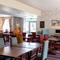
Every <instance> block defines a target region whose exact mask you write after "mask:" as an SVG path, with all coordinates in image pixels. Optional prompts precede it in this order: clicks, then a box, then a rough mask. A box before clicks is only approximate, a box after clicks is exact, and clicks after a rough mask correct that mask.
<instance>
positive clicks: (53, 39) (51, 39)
mask: <svg viewBox="0 0 60 60" xmlns="http://www.w3.org/2000/svg"><path fill="white" fill-rule="evenodd" d="M48 40H50V41H55V42H57V41H60V39H58V38H55V37H50V38H48Z"/></svg>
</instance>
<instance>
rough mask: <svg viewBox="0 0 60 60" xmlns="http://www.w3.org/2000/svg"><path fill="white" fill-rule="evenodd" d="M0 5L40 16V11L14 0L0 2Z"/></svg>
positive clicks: (1, 0) (0, 0)
mask: <svg viewBox="0 0 60 60" xmlns="http://www.w3.org/2000/svg"><path fill="white" fill-rule="evenodd" d="M0 4H1V5H4V6H7V7H10V8H15V9H18V10H22V11H25V12H29V13H32V14H36V15H39V16H41V10H39V9H36V8H34V7H31V6H28V5H26V4H23V3H21V2H18V1H16V0H0Z"/></svg>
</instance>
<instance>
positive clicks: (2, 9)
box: [0, 5, 36, 18]
mask: <svg viewBox="0 0 60 60" xmlns="http://www.w3.org/2000/svg"><path fill="white" fill-rule="evenodd" d="M10 16H16V17H22V18H23V17H36V15H34V14H30V13H28V12H24V11H20V10H16V9H13V8H9V7H6V6H3V5H0V17H10Z"/></svg>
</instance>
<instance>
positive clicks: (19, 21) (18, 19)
mask: <svg viewBox="0 0 60 60" xmlns="http://www.w3.org/2000/svg"><path fill="white" fill-rule="evenodd" d="M16 24H19V27H20V28H21V31H23V18H21V17H12V30H13V29H14V28H17V27H16Z"/></svg>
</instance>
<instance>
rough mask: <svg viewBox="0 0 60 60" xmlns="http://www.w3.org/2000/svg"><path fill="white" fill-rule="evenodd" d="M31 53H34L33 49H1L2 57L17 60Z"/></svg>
mask: <svg viewBox="0 0 60 60" xmlns="http://www.w3.org/2000/svg"><path fill="white" fill-rule="evenodd" d="M30 51H32V49H28V48H17V47H4V48H0V55H2V56H7V57H10V58H14V59H16V58H17V57H18V56H21V55H23V54H25V53H29V52H30Z"/></svg>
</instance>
